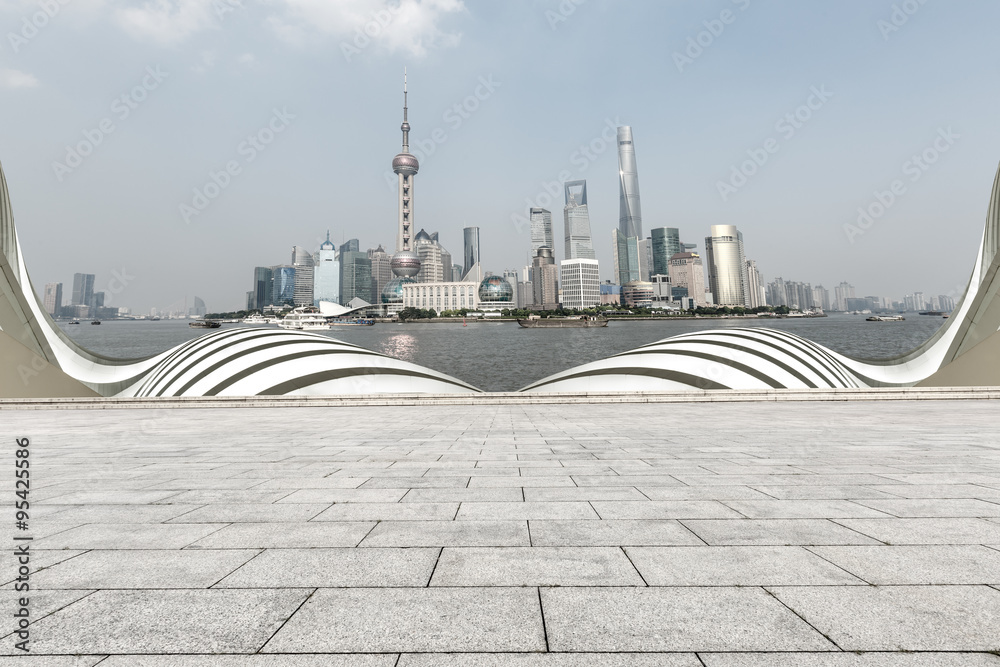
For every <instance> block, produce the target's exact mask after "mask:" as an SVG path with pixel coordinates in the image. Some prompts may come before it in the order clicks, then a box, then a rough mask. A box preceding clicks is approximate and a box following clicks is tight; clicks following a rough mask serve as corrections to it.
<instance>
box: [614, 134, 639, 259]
mask: <svg viewBox="0 0 1000 667" xmlns="http://www.w3.org/2000/svg"><path fill="white" fill-rule="evenodd" d="M618 185H619V191H620V206H619V212H618V231H619V232H620V233H621V235H622V236H624V237H626V238H638V239H642V238H644V237H643V235H642V209H641V207H640V206H639V171H638V168H637V167H636V164H635V146H633V144H632V128H631V127H630V126H628V125H625V126H623V127H619V128H618Z"/></svg>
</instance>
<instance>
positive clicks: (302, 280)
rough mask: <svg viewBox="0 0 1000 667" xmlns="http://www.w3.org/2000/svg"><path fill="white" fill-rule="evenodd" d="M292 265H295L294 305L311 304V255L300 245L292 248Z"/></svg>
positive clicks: (312, 266) (312, 267)
mask: <svg viewBox="0 0 1000 667" xmlns="http://www.w3.org/2000/svg"><path fill="white" fill-rule="evenodd" d="M292 266H294V267H295V295H294V297H293V301H294V303H295V305H296V306H311V305H313V269H314V265H313V256H312V255H311V254H310V253H309V252H307V251H306V249H305V248H303V247H302V246H294V247H293V248H292Z"/></svg>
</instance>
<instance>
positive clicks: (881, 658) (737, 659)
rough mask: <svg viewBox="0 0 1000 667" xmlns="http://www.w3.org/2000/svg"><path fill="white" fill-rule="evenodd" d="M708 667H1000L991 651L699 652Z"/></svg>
mask: <svg viewBox="0 0 1000 667" xmlns="http://www.w3.org/2000/svg"><path fill="white" fill-rule="evenodd" d="M698 656H699V657H700V658H701V661H702V663H703V664H704V665H705V667H1000V656H995V655H990V654H988V653H819V654H817V653H699V654H698Z"/></svg>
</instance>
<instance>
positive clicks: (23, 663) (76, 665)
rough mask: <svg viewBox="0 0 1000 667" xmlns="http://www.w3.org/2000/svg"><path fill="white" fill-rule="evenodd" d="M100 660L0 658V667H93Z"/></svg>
mask: <svg viewBox="0 0 1000 667" xmlns="http://www.w3.org/2000/svg"><path fill="white" fill-rule="evenodd" d="M102 660H105V657H104V656H103V655H80V656H57V655H51V656H40V655H36V656H0V667H93V666H94V665H96V664H97V663H99V662H101V661H102ZM104 664H105V665H107V664H108V663H107V661H106V660H105V662H104Z"/></svg>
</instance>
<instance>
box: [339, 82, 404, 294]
mask: <svg viewBox="0 0 1000 667" xmlns="http://www.w3.org/2000/svg"><path fill="white" fill-rule="evenodd" d="M406 83H407V82H406V70H405V69H404V70H403V124H402V125H400V126H399V129H400V130H402V132H403V148H402V150H401V151H400V152H399V154H397V155H396V157H394V158H393V159H392V170H393V171H394V172H396V175H397V177H398V179H399V180H398V186H397V188H398V193H397V196H398V201H399V217H398V220H397V227H396V254H394V255H393V256H392V259H391V260H390V261H389V268H390V270H391V271H392V275H394V276H395V278H393V279H392V280H390V281H389V283H388V284H387V285H386V286H385V287H383V288H382V292H381V293H379V294H373V295H370V296H372V297H373V298H377V300H378V301H381V302H382V304H383V305H384V306H385V308H386V311H387V312H390V313H396V312H398V311H399V309H400V308H402V307H403V285H404V284H407V283H412V282H415V281H414V279H413V277H414V276H415V275H417V273H419V272H420V257H418V256H417V253H415V252H413V193H414V186H415V181H416V177H417V172H418V171H419V170H420V162H419V161H418V160H417V158H416V156H415V155H411V154H410V123H409V120H408V119H407V115H408V113H409V111H408V108H407V89H406V88H407V86H406ZM343 274H344V271H343V259H341V275H343ZM369 280H370V277H369ZM343 290H344V283H343V281H341V300H342V301H343V304H344V305H347V301H348V299H346V298H344V292H343ZM373 303H374V301H373Z"/></svg>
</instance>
